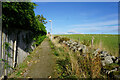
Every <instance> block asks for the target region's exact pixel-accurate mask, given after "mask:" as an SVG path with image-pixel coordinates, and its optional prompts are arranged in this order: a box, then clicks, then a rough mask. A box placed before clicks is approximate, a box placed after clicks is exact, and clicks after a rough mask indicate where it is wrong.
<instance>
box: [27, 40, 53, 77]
mask: <svg viewBox="0 0 120 80" xmlns="http://www.w3.org/2000/svg"><path fill="white" fill-rule="evenodd" d="M33 60H34V61H36V62H35V64H32V65H31V66H30V67H29V71H28V74H27V75H26V77H31V78H48V76H52V74H53V72H54V71H53V68H54V65H55V61H54V58H53V55H52V53H51V48H50V44H49V41H48V39H45V40H44V41H43V42H42V43H41V45H40V46H39V47H38V48H37V50H36V52H35V57H33Z"/></svg>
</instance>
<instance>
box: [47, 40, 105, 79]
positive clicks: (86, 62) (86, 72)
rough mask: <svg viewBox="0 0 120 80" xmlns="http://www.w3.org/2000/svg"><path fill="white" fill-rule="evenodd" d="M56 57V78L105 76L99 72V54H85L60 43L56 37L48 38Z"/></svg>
mask: <svg viewBox="0 0 120 80" xmlns="http://www.w3.org/2000/svg"><path fill="white" fill-rule="evenodd" d="M49 42H50V45H51V48H52V50H53V54H54V55H55V59H56V68H55V77H56V78H74V79H78V78H106V76H105V75H102V74H101V67H102V66H101V62H100V58H99V56H97V57H94V56H93V55H92V54H90V53H87V54H86V55H87V56H82V55H80V53H79V52H75V53H74V52H73V51H71V50H70V49H69V48H68V47H67V46H66V45H64V44H60V43H59V40H58V39H53V40H52V42H51V41H50V40H49Z"/></svg>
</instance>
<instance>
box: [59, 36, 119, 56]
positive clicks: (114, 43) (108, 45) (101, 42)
mask: <svg viewBox="0 0 120 80" xmlns="http://www.w3.org/2000/svg"><path fill="white" fill-rule="evenodd" d="M60 36H64V37H68V38H70V39H73V40H76V41H79V42H81V43H83V44H84V43H87V45H88V46H90V45H91V40H92V37H94V40H93V45H94V48H100V49H102V50H106V51H108V52H109V53H110V54H111V55H114V56H118V54H119V45H118V44H119V43H120V42H119V40H118V37H119V35H111V34H69V35H60Z"/></svg>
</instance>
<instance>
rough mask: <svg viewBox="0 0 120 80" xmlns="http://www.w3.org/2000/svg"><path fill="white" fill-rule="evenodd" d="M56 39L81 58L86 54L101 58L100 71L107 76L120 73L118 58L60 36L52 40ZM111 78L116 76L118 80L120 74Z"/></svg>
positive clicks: (119, 58) (119, 60) (119, 59)
mask: <svg viewBox="0 0 120 80" xmlns="http://www.w3.org/2000/svg"><path fill="white" fill-rule="evenodd" d="M56 38H57V39H59V42H61V43H63V44H65V45H67V46H68V47H69V49H70V50H72V51H73V52H79V53H80V55H81V56H86V54H87V53H91V54H93V56H94V57H96V56H99V57H100V58H101V64H102V68H101V70H102V72H104V73H106V74H107V75H111V74H113V73H120V57H115V56H113V55H110V54H109V53H108V52H107V51H103V50H100V49H99V48H98V49H93V48H92V47H91V48H89V47H88V46H86V45H83V44H81V43H78V42H76V41H73V40H70V39H67V38H65V37H61V36H57V37H54V39H56ZM63 38H64V40H63ZM61 40H62V41H61ZM107 66H109V67H107ZM112 76H114V77H116V76H117V77H118V78H119V79H120V74H119V75H112Z"/></svg>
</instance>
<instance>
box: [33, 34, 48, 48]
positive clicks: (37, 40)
mask: <svg viewBox="0 0 120 80" xmlns="http://www.w3.org/2000/svg"><path fill="white" fill-rule="evenodd" d="M45 38H46V35H42V36H41V35H39V36H37V37H35V38H34V40H35V43H34V45H36V46H38V45H39V44H40V43H41V42H42V41H43V40H44V39H45Z"/></svg>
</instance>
